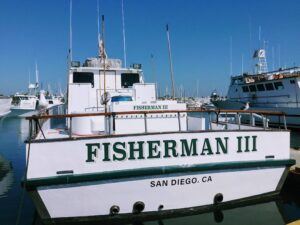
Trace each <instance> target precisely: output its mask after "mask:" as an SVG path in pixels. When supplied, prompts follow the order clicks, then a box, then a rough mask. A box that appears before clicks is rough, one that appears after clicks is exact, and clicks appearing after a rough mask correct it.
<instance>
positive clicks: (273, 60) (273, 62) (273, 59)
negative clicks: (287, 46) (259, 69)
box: [272, 46, 275, 71]
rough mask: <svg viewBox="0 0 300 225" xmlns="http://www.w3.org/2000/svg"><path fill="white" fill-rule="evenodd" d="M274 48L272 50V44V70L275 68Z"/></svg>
mask: <svg viewBox="0 0 300 225" xmlns="http://www.w3.org/2000/svg"><path fill="white" fill-rule="evenodd" d="M274 53H275V50H274V46H272V65H273V68H272V69H273V71H274V70H275V54H274Z"/></svg>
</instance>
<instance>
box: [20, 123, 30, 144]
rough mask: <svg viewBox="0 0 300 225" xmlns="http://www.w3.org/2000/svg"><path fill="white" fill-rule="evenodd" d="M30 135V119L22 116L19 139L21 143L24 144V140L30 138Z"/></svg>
mask: <svg viewBox="0 0 300 225" xmlns="http://www.w3.org/2000/svg"><path fill="white" fill-rule="evenodd" d="M28 135H29V121H28V120H26V119H24V118H22V119H20V124H19V138H18V141H19V143H20V144H23V143H24V141H25V140H26V139H27V138H28Z"/></svg>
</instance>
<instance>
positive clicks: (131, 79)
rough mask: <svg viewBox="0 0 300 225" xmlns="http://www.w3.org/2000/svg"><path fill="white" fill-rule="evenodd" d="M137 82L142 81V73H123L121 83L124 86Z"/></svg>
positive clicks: (127, 86)
mask: <svg viewBox="0 0 300 225" xmlns="http://www.w3.org/2000/svg"><path fill="white" fill-rule="evenodd" d="M135 83H140V75H139V74H138V73H122V74H121V85H122V87H123V88H129V87H132V86H133V84H135Z"/></svg>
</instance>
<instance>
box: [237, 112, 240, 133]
mask: <svg viewBox="0 0 300 225" xmlns="http://www.w3.org/2000/svg"><path fill="white" fill-rule="evenodd" d="M237 118H238V125H239V130H240V129H241V117H240V113H239V112H238V113H237Z"/></svg>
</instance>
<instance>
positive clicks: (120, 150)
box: [113, 142, 126, 161]
mask: <svg viewBox="0 0 300 225" xmlns="http://www.w3.org/2000/svg"><path fill="white" fill-rule="evenodd" d="M119 146H121V147H122V148H120V147H119ZM113 150H114V153H117V154H119V157H117V155H116V154H114V155H113V160H114V161H122V160H124V159H125V158H126V151H125V142H116V143H114V145H113Z"/></svg>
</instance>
